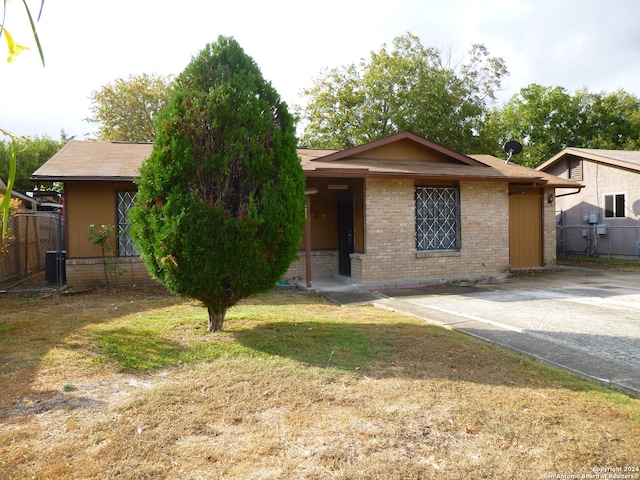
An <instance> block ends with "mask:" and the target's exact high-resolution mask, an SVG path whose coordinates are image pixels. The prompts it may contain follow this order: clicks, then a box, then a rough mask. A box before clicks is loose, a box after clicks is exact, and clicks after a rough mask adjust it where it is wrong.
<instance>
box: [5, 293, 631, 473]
mask: <svg viewBox="0 0 640 480" xmlns="http://www.w3.org/2000/svg"><path fill="white" fill-rule="evenodd" d="M1 301H2V305H1V306H0V385H1V386H2V388H1V389H0V478H7V479H12V478H62V479H65V478H69V479H72V478H73V479H76V478H125V479H128V478H130V479H142V478H176V479H178V478H179V479H196V478H198V479H200V478H225V479H234V478H238V479H241V478H242V479H245V478H249V479H252V478H255V479H258V478H284V479H287V478H290V479H300V478H306V479H324V478H339V479H356V478H358V479H359V478H381V479H382V478H385V479H389V478H391V479H393V478H397V479H406V478H518V479H519V478H542V477H543V475H544V474H554V475H556V474H577V475H581V474H583V473H592V469H593V468H600V467H607V466H610V467H618V466H620V467H622V466H634V465H635V466H639V465H638V458H640V455H639V453H640V401H639V400H637V399H633V398H630V397H628V396H626V395H624V394H622V393H618V392H615V391H612V390H609V389H607V388H605V387H602V386H600V385H596V384H593V383H589V382H585V381H583V380H581V379H578V378H576V377H574V376H571V375H569V374H567V373H564V372H559V371H556V370H552V369H550V368H547V367H544V366H542V365H539V364H537V363H535V362H533V361H531V360H529V359H527V358H524V357H522V356H518V355H515V354H512V353H509V352H506V351H504V350H501V349H498V348H495V347H493V346H490V345H487V344H484V343H481V342H479V341H476V340H474V339H471V338H468V337H466V336H464V335H460V334H457V333H455V332H450V331H447V330H444V329H441V328H438V327H435V326H432V325H426V324H424V323H421V322H420V321H418V320H416V319H413V318H409V317H405V316H402V315H399V314H395V313H392V312H388V311H385V310H379V309H376V308H373V307H357V308H350V309H344V308H341V307H337V306H334V305H330V304H328V303H327V302H325V301H323V300H322V299H321V298H319V297H317V296H315V295H312V294H306V293H300V292H296V291H286V292H274V293H273V294H270V295H265V296H261V297H257V298H255V299H252V300H250V301H247V302H245V303H244V304H243V305H240V306H238V307H236V308H234V309H232V310H231V311H230V313H229V316H228V319H227V323H226V325H225V326H226V330H225V331H224V332H221V333H219V334H210V335H207V334H205V333H204V331H205V325H206V311H205V310H204V309H203V308H202V307H200V306H199V305H197V304H196V303H194V302H191V301H188V300H184V299H181V298H177V297H174V296H171V295H168V294H166V293H164V292H163V291H161V290H153V291H149V290H137V291H136V290H134V291H119V292H93V293H83V294H79V295H70V296H55V295H54V296H49V297H47V298H39V297H38V298H28V297H23V296H11V297H8V296H3V297H1Z"/></svg>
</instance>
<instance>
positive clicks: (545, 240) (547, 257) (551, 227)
mask: <svg viewBox="0 0 640 480" xmlns="http://www.w3.org/2000/svg"><path fill="white" fill-rule="evenodd" d="M550 195H554V196H555V190H554V189H552V188H548V189H546V190H545V191H544V195H543V196H542V264H543V265H544V266H545V267H552V266H555V265H556V261H557V256H556V254H557V247H556V245H557V239H558V235H557V231H556V201H555V199H554V201H553V202H551V203H549V201H548V199H549V196H550Z"/></svg>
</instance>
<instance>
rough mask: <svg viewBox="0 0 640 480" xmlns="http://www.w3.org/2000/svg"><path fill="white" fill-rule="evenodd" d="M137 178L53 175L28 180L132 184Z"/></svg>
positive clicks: (36, 176)
mask: <svg viewBox="0 0 640 480" xmlns="http://www.w3.org/2000/svg"><path fill="white" fill-rule="evenodd" d="M138 178H139V177H111V176H100V177H96V176H77V177H73V176H66V177H58V176H53V175H33V176H31V178H30V179H29V180H31V181H32V182H60V183H63V182H87V181H96V182H134V181H136V180H137V179H138Z"/></svg>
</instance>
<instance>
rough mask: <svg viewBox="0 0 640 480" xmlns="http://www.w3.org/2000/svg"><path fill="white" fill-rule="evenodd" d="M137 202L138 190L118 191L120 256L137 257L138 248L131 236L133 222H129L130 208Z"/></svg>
mask: <svg viewBox="0 0 640 480" xmlns="http://www.w3.org/2000/svg"><path fill="white" fill-rule="evenodd" d="M135 202H136V192H135V191H126V192H118V198H117V203H118V212H117V213H118V215H117V216H118V256H119V257H137V256H138V255H139V253H138V249H137V248H136V246H135V245H134V243H133V240H132V238H131V231H130V230H131V224H130V223H129V217H128V214H129V209H131V207H133V205H134V203H135Z"/></svg>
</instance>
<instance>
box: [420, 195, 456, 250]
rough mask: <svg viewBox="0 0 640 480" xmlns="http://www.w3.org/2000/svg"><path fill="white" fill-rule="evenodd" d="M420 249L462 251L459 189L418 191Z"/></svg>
mask: <svg viewBox="0 0 640 480" xmlns="http://www.w3.org/2000/svg"><path fill="white" fill-rule="evenodd" d="M415 197H416V198H415V199H416V249H417V250H421V251H424V250H457V249H459V248H460V228H459V225H460V215H459V211H460V209H459V205H458V204H459V194H458V189H457V188H456V187H417V188H416V192H415Z"/></svg>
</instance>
